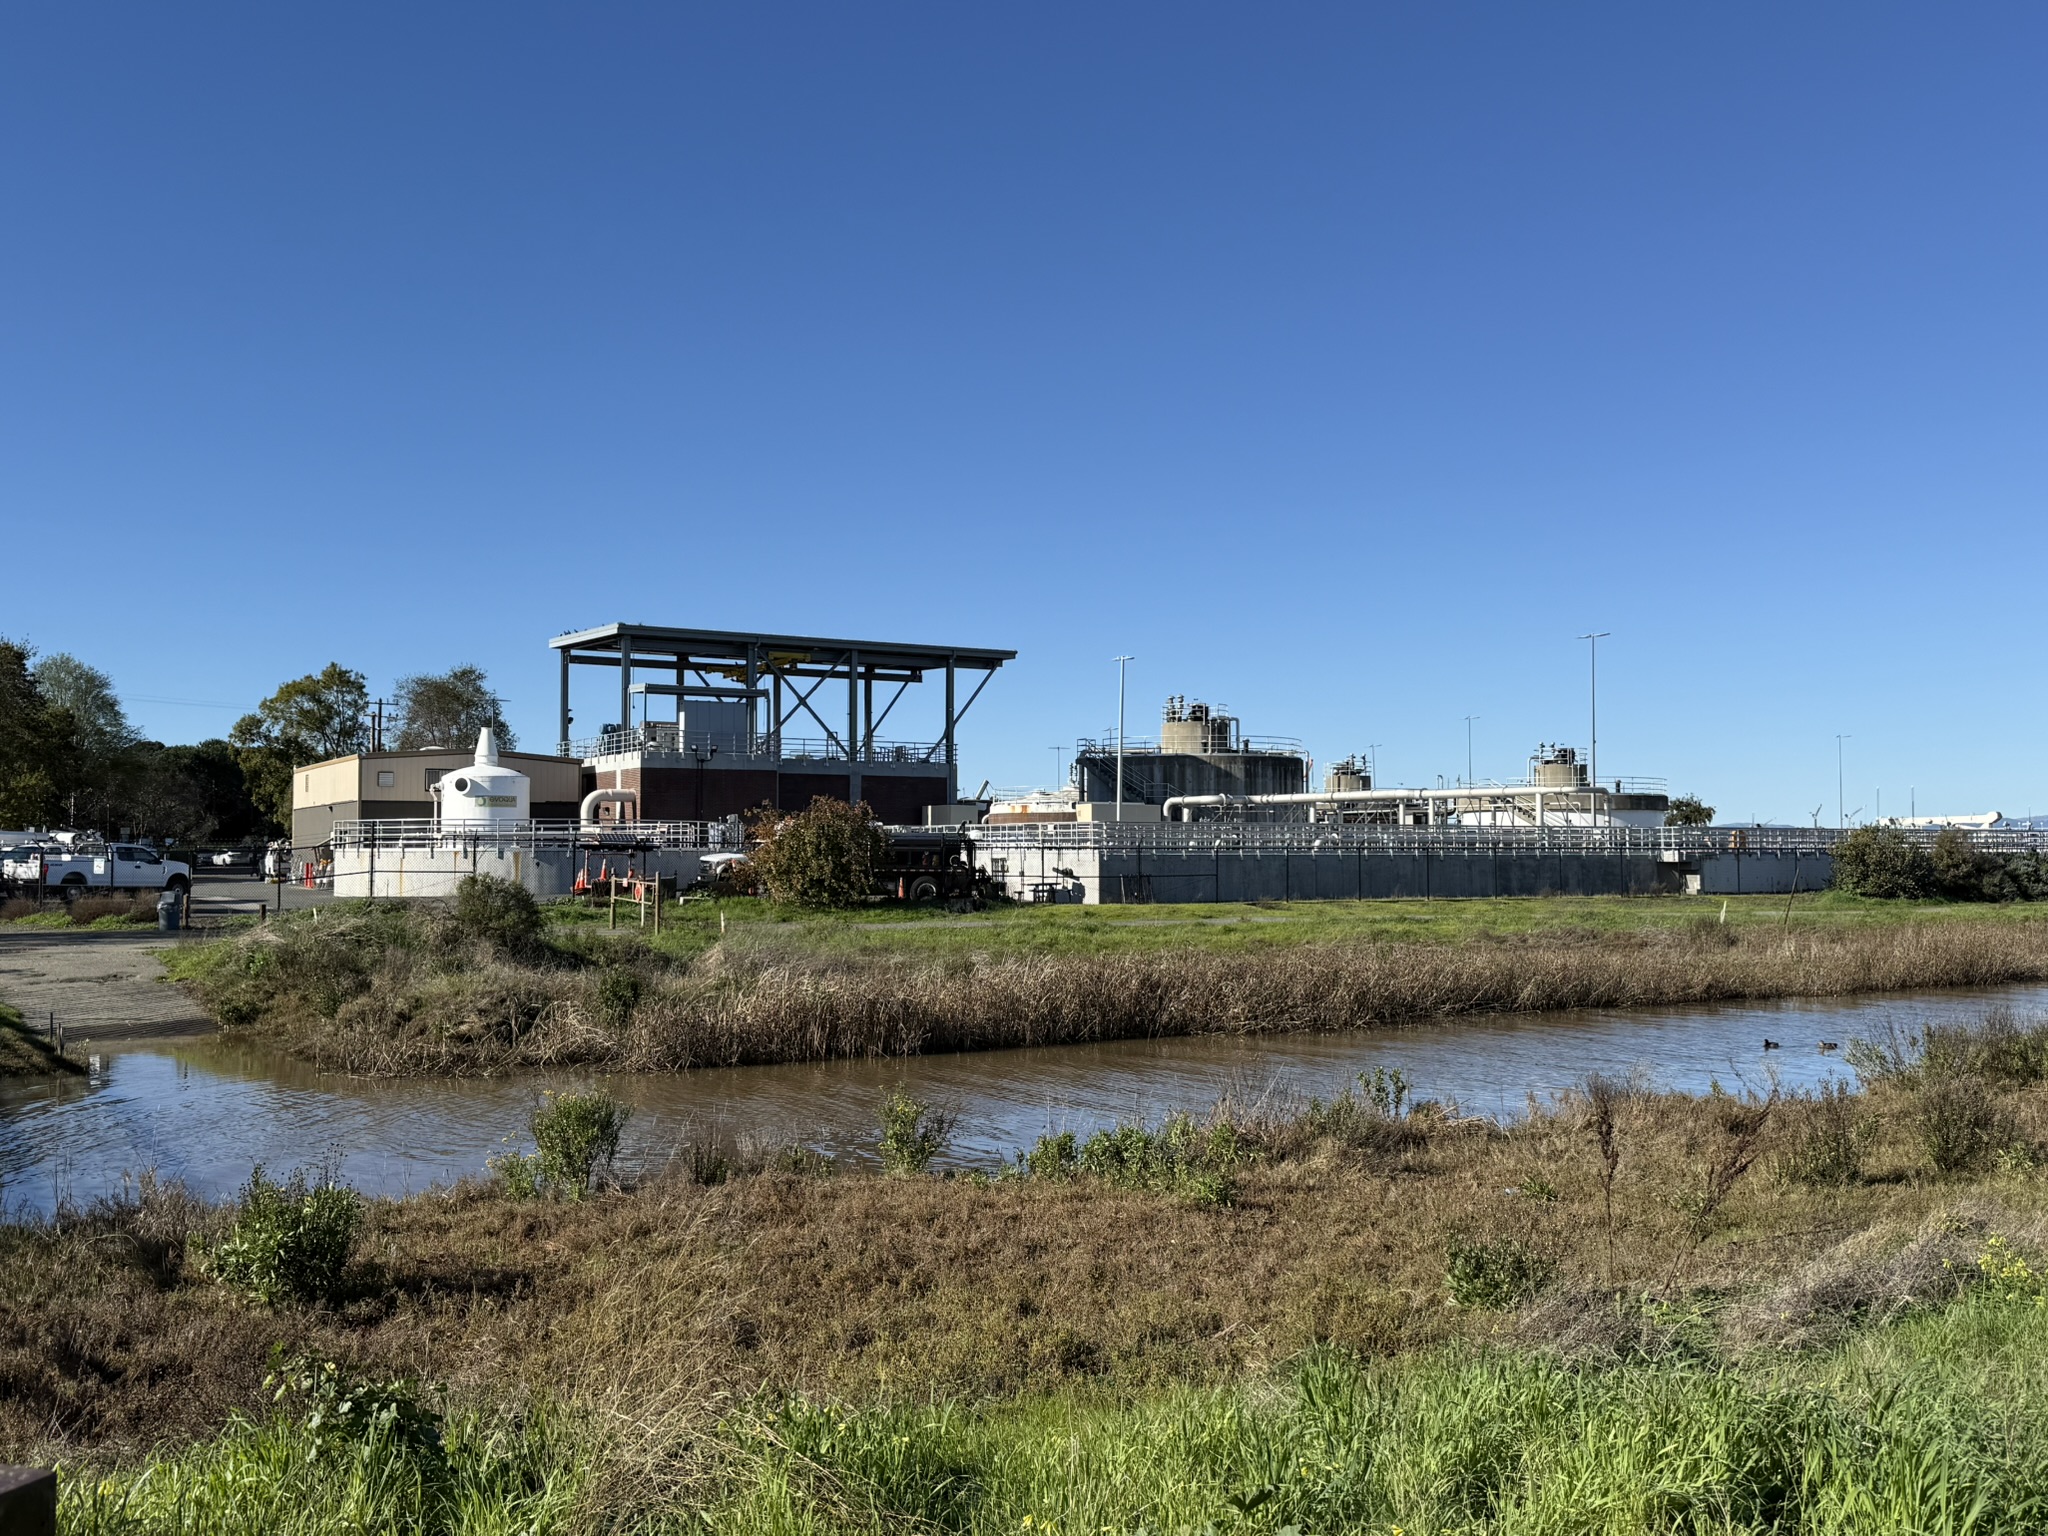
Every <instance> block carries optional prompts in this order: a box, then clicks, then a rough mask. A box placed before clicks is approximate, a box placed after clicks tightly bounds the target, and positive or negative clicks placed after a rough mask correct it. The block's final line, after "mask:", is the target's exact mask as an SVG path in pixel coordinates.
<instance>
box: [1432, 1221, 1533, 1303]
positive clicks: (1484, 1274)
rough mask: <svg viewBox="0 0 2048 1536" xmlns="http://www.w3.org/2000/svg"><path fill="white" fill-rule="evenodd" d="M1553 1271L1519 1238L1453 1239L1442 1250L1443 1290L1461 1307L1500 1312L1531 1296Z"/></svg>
mask: <svg viewBox="0 0 2048 1536" xmlns="http://www.w3.org/2000/svg"><path fill="white" fill-rule="evenodd" d="M1554 1268H1555V1266H1554V1265H1552V1264H1551V1262H1550V1261H1549V1260H1548V1259H1546V1258H1545V1257H1544V1256H1543V1255H1541V1254H1540V1253H1538V1252H1537V1251H1536V1250H1535V1249H1534V1248H1532V1247H1530V1246H1529V1245H1528V1244H1527V1243H1525V1242H1523V1241H1522V1240H1521V1239H1520V1238H1514V1237H1497V1238H1467V1237H1462V1236H1459V1237H1453V1238H1452V1239H1451V1240H1450V1242H1449V1243H1448V1244H1447V1245H1446V1247H1445V1250H1444V1288H1445V1289H1446V1290H1448V1291H1449V1292H1450V1293H1451V1300H1452V1301H1454V1302H1456V1303H1457V1304H1458V1305H1459V1306H1461V1307H1471V1308H1476V1309H1480V1310H1484V1311H1490V1312H1500V1311H1505V1310H1506V1309H1507V1308H1509V1307H1513V1306H1517V1305H1519V1304H1520V1303H1522V1302H1524V1301H1526V1300H1527V1299H1528V1298H1529V1297H1531V1296H1533V1295H1535V1294H1536V1292H1537V1291H1539V1290H1541V1289H1542V1288H1543V1287H1544V1286H1545V1285H1546V1284H1548V1283H1549V1281H1550V1277H1551V1274H1552V1273H1553V1271H1554Z"/></svg>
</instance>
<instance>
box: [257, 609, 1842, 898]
mask: <svg viewBox="0 0 2048 1536" xmlns="http://www.w3.org/2000/svg"><path fill="white" fill-rule="evenodd" d="M550 646H551V648H552V649H553V650H554V651H555V653H556V657H557V666H558V670H559V679H560V707H559V717H558V718H559V743H558V745H559V751H558V753H557V754H556V755H554V756H545V755H542V754H534V753H511V752H502V753H501V752H500V751H499V750H498V748H497V745H496V742H495V740H494V739H493V737H492V733H491V732H490V731H488V730H487V731H485V732H484V733H483V735H482V738H481V739H480V740H479V741H478V742H477V743H476V744H475V747H474V749H473V750H471V749H468V748H465V747H457V746H455V745H453V744H451V745H450V746H449V747H447V748H440V749H435V750H432V751H426V752H408V753H369V754H360V755H356V756H352V757H346V758H337V759H335V760H333V761H331V762H326V763H318V764H309V765H305V766H303V767H301V768H299V769H298V770H297V772H296V774H295V776H294V791H295V801H294V831H295V833H296V834H297V841H298V842H299V843H300V844H301V845H302V846H303V845H305V844H306V843H309V842H315V841H317V842H319V843H320V844H322V845H323V849H324V857H325V858H326V859H327V861H328V867H329V868H330V869H331V872H332V877H333V880H334V888H335V891H336V893H337V894H348V895H358V896H413V895H438V894H444V893H446V892H447V891H450V890H452V889H453V888H454V885H455V883H456V882H458V881H459V880H460V879H461V878H462V877H463V876H464V875H466V874H470V873H477V872H488V873H496V874H502V875H504V876H505V877H506V878H509V879H514V880H518V881H519V882H521V883H522V884H525V885H526V886H528V887H529V888H530V889H532V890H534V891H535V892H536V893H537V894H541V895H561V894H567V893H568V892H570V891H572V890H578V889H583V888H586V886H587V885H588V884H589V882H590V881H592V880H593V879H604V878H612V877H616V876H619V875H625V876H629V877H632V878H637V879H643V880H645V879H659V880H660V881H662V882H664V883H670V884H674V885H686V884H688V883H689V882H690V881H692V880H693V879H695V878H696V877H697V876H698V873H699V871H700V868H701V867H702V865H703V861H704V860H705V859H706V858H707V857H710V856H712V855H714V854H717V855H725V856H729V855H731V854H732V853H735V852H737V851H739V850H740V849H741V848H742V847H743V843H744V833H743V828H742V824H741V818H742V817H743V815H745V814H747V813H750V812H753V811H756V810H758V809H760V808H763V807H771V808H774V809H778V810H785V811H792V810H798V809H801V808H802V807H804V806H806V805H808V804H809V803H810V802H811V800H812V799H813V798H815V797H818V796H825V797H828V798H832V799H839V800H845V801H848V802H855V803H857V802H865V803H866V804H867V805H868V806H869V807H870V808H871V809H872V810H873V812H874V813H875V816H876V819H877V820H878V821H880V822H882V823H883V824H884V825H885V826H887V827H889V828H891V829H893V831H892V836H893V837H894V838H895V839H896V840H897V841H899V842H901V843H903V845H904V846H905V847H908V846H910V844H911V843H913V842H916V841H917V840H918V839H920V838H921V839H923V840H924V842H930V841H931V840H932V839H933V838H935V837H937V838H940V839H941V840H942V841H943V842H944V843H945V850H944V852H945V860H944V862H946V864H947V867H948V868H952V867H954V865H955V864H956V863H957V864H958V865H959V866H960V867H962V868H971V869H972V870H973V871H974V872H975V879H976V880H977V881H978V882H980V885H979V886H978V887H977V888H992V889H995V890H999V891H1001V892H1003V893H1005V894H1007V895H1009V896H1010V897H1012V898H1014V899H1017V900H1020V901H1059V902H1130V901H1233V900H1305V899H1311V900H1312V899H1331V898H1340V897H1349V898H1359V897H1375V896H1427V897H1434V896H1445V897H1449V896H1490V895H1541V894H1547V893H1575V894H1601V893H1612V894H1623V893H1634V892H1648V891H1688V890H1690V891H1704V892H1709V893H1715V892H1721V891H1727V892H1737V891H1778V892H1790V891H1798V890H1816V889H1819V888H1821V887H1822V886H1824V885H1826V884H1827V882H1828V880H1829V878H1830V876H1831V874H1832V858H1831V853H1830V845H1831V843H1832V841H1833V834H1832V833H1826V832H1822V831H1820V830H1818V829H1815V830H1814V831H1813V832H1811V833H1808V832H1806V831H1803V830H1799V829H1787V828H1773V829H1721V828H1702V827H1668V826H1666V825H1665V824H1664V823H1665V820H1666V815H1667V812H1668V811H1669V809H1670V800H1669V798H1668V796H1667V795H1666V793H1665V787H1664V784H1663V783H1662V781H1660V780H1644V779H1614V778H1610V779H1597V778H1596V777H1595V776H1594V773H1593V771H1592V768H1591V765H1590V763H1589V761H1588V760H1587V759H1586V758H1585V757H1582V756H1581V754H1580V753H1579V751H1578V750H1577V749H1576V748H1575V747H1572V746H1566V745H1558V744H1554V743H1545V744H1543V745H1541V746H1539V747H1538V748H1537V749H1536V750H1535V751H1534V752H1533V753H1532V754H1531V755H1530V759H1529V769H1528V774H1527V776H1526V777H1525V778H1524V779H1522V780H1519V781H1517V782H1514V783H1496V782H1490V781H1489V782H1459V783H1456V784H1445V783H1443V782H1442V781H1439V782H1437V783H1436V784H1434V785H1413V786H1400V785H1388V784H1382V783H1379V782H1376V778H1375V774H1374V765H1373V763H1372V761H1371V759H1370V758H1369V757H1368V756H1366V755H1365V754H1357V753H1354V754H1352V755H1351V756H1348V757H1345V758H1343V759H1341V760H1339V761H1337V762H1335V763H1333V764H1332V765H1331V766H1330V767H1329V769H1328V770H1327V771H1326V772H1325V773H1324V774H1323V776H1322V783H1321V786H1320V787H1319V788H1318V787H1316V785H1315V771H1316V765H1315V763H1314V761H1313V759H1312V758H1311V757H1310V756H1309V754H1308V753H1307V751H1306V750H1305V749H1304V747H1303V745H1302V743H1301V742H1300V741H1298V740H1295V739H1292V738H1288V737H1262V736H1251V735H1247V734H1246V733H1245V731H1244V729H1243V723H1242V721H1241V720H1240V719H1239V717H1238V716H1236V715H1235V714H1232V713H1230V712H1228V711H1226V710H1225V709H1223V708H1222V707H1220V706H1214V705H1211V704H1208V703H1205V702H1202V701H1201V700H1198V699H1189V698H1187V697H1186V696H1184V695H1180V694H1175V695H1174V696H1172V697H1171V698H1168V699H1167V700H1166V701H1165V704H1164V706H1163V707H1162V709H1161V711H1160V717H1159V727H1158V732H1157V734H1156V735H1147V736H1143V737H1131V736H1127V735H1125V734H1123V733H1122V732H1121V731H1120V730H1119V731H1111V732H1104V733H1100V734H1098V735H1095V736H1091V737H1084V738H1082V739H1081V740H1080V741H1079V742H1078V743H1077V745H1076V749H1075V752H1074V756H1073V759H1072V767H1071V771H1070V773H1069V774H1068V779H1067V782H1066V783H1065V784H1064V785H1062V786H1060V787H1059V788H1057V789H1054V790H1051V791H1041V792H1036V793H1032V794H1029V795H1023V796H1014V795H1013V796H996V797H991V798H987V799H984V798H981V797H980V796H979V794H977V795H975V796H969V797H963V796H962V794H961V785H960V780H959V746H960V744H959V729H960V725H961V722H962V720H963V719H964V718H965V716H966V715H967V713H968V711H969V710H970V709H971V708H972V707H973V705H974V704H975V702H976V701H977V700H978V699H980V697H981V695H982V692H983V690H984V689H986V688H987V686H988V684H989V683H990V681H991V680H992V679H993V678H994V676H995V674H996V672H997V671H998V670H1000V669H1001V667H1002V666H1003V665H1004V664H1005V663H1006V662H1009V661H1012V660H1014V659H1015V657H1016V652H1014V651H1008V650H993V649H987V648H979V647H966V646H953V645H910V644H902V643H897V642H878V641H870V640H847V639H823V638H817V637H812V636H798V635H783V634H771V633H765V632H753V631H725V630H705V629H678V628H669V627H664V626H656V625H646V624H625V623H615V624H607V625H604V626H602V627H599V628H596V629H586V630H579V631H576V632H575V633H572V634H565V635H561V636H558V637H557V638H555V639H554V640H553V641H551V642H550ZM578 669H599V680H600V681H601V683H602V686H601V688H599V689H598V690H595V697H596V698H597V699H599V700H601V701H602V702H601V703H600V704H599V705H598V707H597V713H598V717H599V718H600V719H601V720H603V721H604V723H603V724H601V725H599V726H598V727H597V728H596V729H595V730H594V731H591V732H589V733H588V734H585V735H582V736H578V735H576V734H575V730H574V727H575V724H576V720H577V709H578V707H579V705H580V706H581V707H582V708H583V709H584V710H585V711H586V712H588V711H589V710H590V708H591V702H590V696H589V694H588V693H587V692H586V693H584V694H579V693H577V692H576V691H575V690H574V689H573V688H572V684H573V683H574V682H575V680H576V679H577V678H578V677H580V676H584V675H585V674H584V673H582V672H579V670H578ZM916 689H929V690H930V693H929V694H926V695H925V697H926V698H927V701H928V704H927V708H926V711H925V715H926V718H927V719H929V718H931V716H932V715H933V714H934V713H935V714H936V718H937V726H936V728H935V729H930V730H928V732H927V739H922V740H915V739H909V738H908V737H907V736H905V735H903V734H898V733H897V732H892V731H891V730H890V728H889V722H890V720H891V719H892V717H895V715H896V710H897V706H898V704H899V703H900V702H902V701H903V700H904V699H905V698H906V697H911V698H916V697H918V695H917V694H915V693H913V692H912V690H916ZM932 695H936V698H933V697H932ZM932 704H935V705H936V706H937V708H936V710H933V709H932V708H930V707H929V706H930V705H932ZM914 709H915V706H913V708H912V709H910V710H906V711H905V716H906V717H907V716H909V715H910V714H912V713H913V712H914ZM899 730H900V728H899ZM983 788H984V789H985V788H986V786H983ZM913 829H915V830H913ZM940 829H943V830H940ZM919 846H920V847H922V846H923V845H922V844H921V843H920V844H919ZM922 857H923V856H922V855H921V856H920V858H922ZM919 868H920V869H922V868H923V864H922V863H920V864H919ZM931 883H933V882H930V881H926V880H919V881H915V882H913V881H911V880H908V879H904V880H902V881H899V882H898V884H900V885H901V886H902V887H903V891H904V893H905V894H906V898H907V899H909V898H912V897H914V894H915V891H916V890H921V889H922V888H923V887H924V886H925V885H927V884H931Z"/></svg>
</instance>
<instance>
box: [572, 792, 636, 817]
mask: <svg viewBox="0 0 2048 1536" xmlns="http://www.w3.org/2000/svg"><path fill="white" fill-rule="evenodd" d="M600 805H630V806H631V807H633V819H634V820H635V821H638V820H639V819H640V791H638V790H637V789H593V790H592V791H591V792H590V793H589V794H587V795H585V796H584V797H583V809H582V810H581V811H580V812H578V813H577V814H578V819H579V820H581V821H582V822H583V824H584V825H585V826H589V825H591V824H592V823H594V822H595V821H596V820H597V808H598V807H599V806H600Z"/></svg>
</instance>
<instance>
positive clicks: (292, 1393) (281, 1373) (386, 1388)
mask: <svg viewBox="0 0 2048 1536" xmlns="http://www.w3.org/2000/svg"><path fill="white" fill-rule="evenodd" d="M272 1358H273V1360H278V1357H277V1356H275V1355H273V1357H272ZM263 1385H264V1386H266V1387H268V1388H270V1389H271V1392H272V1400H273V1401H275V1402H278V1403H283V1402H285V1401H287V1400H288V1399H291V1400H296V1401H298V1402H299V1403H301V1404H302V1405H303V1406H304V1409H305V1417H304V1418H303V1419H302V1420H301V1427H302V1428H303V1429H304V1430H305V1431H306V1435H307V1438H308V1439H309V1440H310V1441H311V1444H312V1449H313V1450H314V1452H315V1453H316V1454H317V1453H318V1452H320V1451H324V1450H327V1449H329V1448H330V1447H334V1446H339V1445H350V1444H357V1443H360V1442H363V1441H382V1442H384V1443H385V1444H388V1445H391V1446H394V1447H397V1448H399V1449H403V1450H407V1451H415V1452H424V1453H426V1454H428V1455H435V1454H438V1453H439V1452H440V1450H441V1416H440V1415H439V1414H438V1413H435V1412H434V1411H433V1410H432V1409H431V1408H428V1407H426V1406H425V1405H424V1404H422V1403H421V1402H420V1400H419V1393H418V1391H417V1390H416V1389H415V1388H414V1387H413V1385H412V1384H411V1383H410V1382H406V1381H400V1380H396V1379H391V1380H386V1381H381V1382H374V1381H368V1380H364V1379H361V1378H359V1377H355V1376H352V1375H350V1374H349V1373H347V1372H346V1371H344V1370H343V1369H342V1368H341V1367H340V1366H339V1365H338V1364H336V1363H335V1362H334V1361H332V1360H317V1359H314V1358H313V1357H312V1356H310V1355H297V1356H294V1357H292V1358H291V1359H288V1360H278V1363H277V1364H275V1365H274V1366H273V1368H272V1370H271V1373H270V1374H269V1375H268V1376H266V1377H265V1378H264V1379H263Z"/></svg>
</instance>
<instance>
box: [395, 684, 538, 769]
mask: <svg viewBox="0 0 2048 1536" xmlns="http://www.w3.org/2000/svg"><path fill="white" fill-rule="evenodd" d="M398 709H399V713H400V715H401V716H402V717H403V719H404V721H405V724H404V725H403V726H401V727H400V728H399V732H398V749H399V751H401V752H410V751H413V750H415V749H417V748H420V747H464V746H469V745H471V744H473V743H474V742H475V741H476V736H477V732H478V731H481V730H482V729H483V728H484V727H485V726H490V727H491V728H492V729H494V730H495V731H496V732H497V733H498V745H499V746H500V747H501V748H504V749H505V750H507V751H510V750H511V749H512V748H513V747H515V746H517V745H518V744H519V741H518V738H517V737H516V736H514V735H513V734H512V732H511V731H510V730H508V729H506V726H505V722H504V721H503V720H501V719H500V718H499V717H498V700H497V696H496V695H494V694H493V693H492V692H491V682H490V679H489V678H487V677H485V676H484V669H483V668H482V667H455V668H453V669H452V670H450V671H447V672H423V673H419V674H416V675H415V676H412V677H401V678H400V679H399V680H398Z"/></svg>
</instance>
